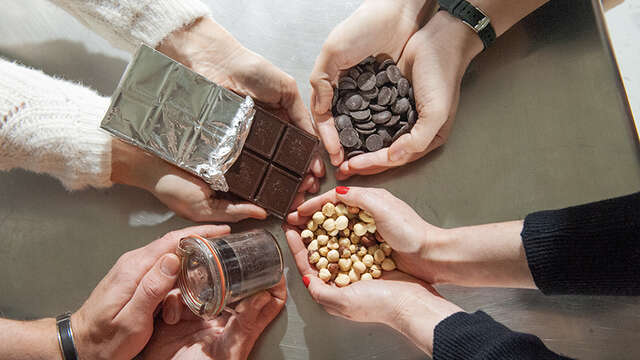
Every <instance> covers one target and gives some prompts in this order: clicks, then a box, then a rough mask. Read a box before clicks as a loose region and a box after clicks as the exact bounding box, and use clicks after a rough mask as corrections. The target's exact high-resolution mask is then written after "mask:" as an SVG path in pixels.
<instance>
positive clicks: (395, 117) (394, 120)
mask: <svg viewBox="0 0 640 360" xmlns="http://www.w3.org/2000/svg"><path fill="white" fill-rule="evenodd" d="M399 121H400V115H393V116H392V117H391V119H389V122H388V123H386V124H384V126H386V127H392V126H395V125H396V124H397V123H398V122H399Z"/></svg>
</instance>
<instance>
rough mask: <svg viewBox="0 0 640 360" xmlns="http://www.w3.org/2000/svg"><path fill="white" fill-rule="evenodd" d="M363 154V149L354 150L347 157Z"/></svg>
mask: <svg viewBox="0 0 640 360" xmlns="http://www.w3.org/2000/svg"><path fill="white" fill-rule="evenodd" d="M362 154H364V151H362V150H354V151H351V152H348V153H347V159H351V158H352V157H354V156H358V155H362Z"/></svg>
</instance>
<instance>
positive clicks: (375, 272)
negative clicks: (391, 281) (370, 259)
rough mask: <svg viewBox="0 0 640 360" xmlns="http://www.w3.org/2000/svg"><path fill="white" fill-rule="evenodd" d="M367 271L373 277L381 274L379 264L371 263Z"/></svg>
mask: <svg viewBox="0 0 640 360" xmlns="http://www.w3.org/2000/svg"><path fill="white" fill-rule="evenodd" d="M369 273H370V274H371V276H372V277H373V278H374V279H377V278H379V277H380V276H382V269H381V268H380V266H378V265H376V264H373V265H371V267H370V268H369Z"/></svg>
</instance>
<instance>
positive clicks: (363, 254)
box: [357, 246, 367, 257]
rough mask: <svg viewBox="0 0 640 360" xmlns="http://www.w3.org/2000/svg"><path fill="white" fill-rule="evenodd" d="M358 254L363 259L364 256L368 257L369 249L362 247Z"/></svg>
mask: <svg viewBox="0 0 640 360" xmlns="http://www.w3.org/2000/svg"><path fill="white" fill-rule="evenodd" d="M357 254H358V256H360V257H363V256H365V255H367V248H366V247H364V246H360V249H358V252H357Z"/></svg>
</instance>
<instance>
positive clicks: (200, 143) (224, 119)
mask: <svg viewBox="0 0 640 360" xmlns="http://www.w3.org/2000/svg"><path fill="white" fill-rule="evenodd" d="M254 113H255V109H254V103H253V100H252V99H251V97H248V96H247V97H246V98H244V99H243V98H242V97H241V96H239V95H237V94H235V93H234V92H232V91H230V90H227V89H225V88H223V87H221V86H218V85H216V84H215V83H213V82H211V81H209V80H207V79H206V78H205V77H204V76H202V75H200V74H198V73H196V72H194V71H192V70H190V69H188V68H186V67H185V66H183V65H182V64H180V63H178V62H176V61H174V60H172V59H170V58H168V57H167V56H165V55H163V54H161V53H160V52H158V51H156V50H154V49H152V48H150V47H148V46H146V45H140V46H139V47H138V50H137V51H136V54H135V55H134V57H133V60H131V63H130V65H129V66H128V67H127V70H126V71H125V73H124V75H123V76H122V79H121V80H120V84H119V85H118V88H117V89H116V92H115V93H114V94H113V96H112V98H111V106H109V109H108V110H107V113H106V114H105V117H104V120H103V121H102V125H101V127H102V128H103V129H105V130H107V131H109V132H110V133H112V134H113V135H115V136H116V137H118V138H120V139H121V140H124V141H126V142H128V143H131V144H133V145H136V146H138V147H140V148H142V149H144V150H146V151H149V152H151V153H152V154H155V155H156V156H158V157H160V158H162V159H164V160H166V161H168V162H170V163H172V164H174V165H176V166H178V167H180V168H182V169H184V170H186V171H188V172H190V173H192V174H194V175H196V176H199V177H201V178H203V179H204V180H205V181H206V182H208V183H209V184H211V187H212V188H213V189H214V190H221V191H228V190H229V186H228V185H227V182H226V180H225V178H224V173H225V172H226V171H227V170H228V169H229V168H230V167H231V165H233V163H234V162H235V161H236V159H237V158H238V156H240V151H241V150H242V146H243V145H244V141H245V139H246V138H247V135H248V134H249V129H250V128H251V121H252V119H253V115H254Z"/></svg>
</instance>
